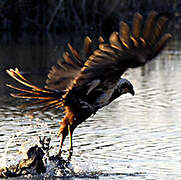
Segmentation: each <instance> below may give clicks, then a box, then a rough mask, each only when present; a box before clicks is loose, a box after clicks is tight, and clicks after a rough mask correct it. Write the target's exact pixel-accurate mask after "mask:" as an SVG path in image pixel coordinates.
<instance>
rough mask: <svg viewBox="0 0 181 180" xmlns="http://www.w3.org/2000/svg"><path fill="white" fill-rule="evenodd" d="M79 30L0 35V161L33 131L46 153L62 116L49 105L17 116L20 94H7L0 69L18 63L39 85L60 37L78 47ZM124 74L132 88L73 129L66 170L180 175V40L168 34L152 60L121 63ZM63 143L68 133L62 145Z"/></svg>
mask: <svg viewBox="0 0 181 180" xmlns="http://www.w3.org/2000/svg"><path fill="white" fill-rule="evenodd" d="M75 37H77V39H76V41H73V39H75ZM81 38H82V37H81V36H80V35H78V34H76V35H74V37H72V38H70V37H69V35H68V34H66V35H60V36H53V37H52V36H48V35H47V36H46V37H43V38H41V41H39V37H32V38H30V39H26V37H22V38H20V39H14V40H13V41H12V40H11V41H7V40H6V41H5V40H1V44H2V46H1V47H0V63H1V64H2V66H1V72H2V73H1V79H0V83H1V88H0V93H1V96H0V137H1V138H0V166H4V165H10V164H13V163H16V162H17V161H18V159H20V157H21V155H19V154H18V153H17V152H18V151H19V149H21V151H23V149H27V148H28V147H30V146H32V145H33V144H35V143H36V142H37V137H38V136H42V137H43V136H48V137H51V139H52V141H51V145H52V146H53V147H54V148H53V149H52V151H51V153H52V154H55V153H56V152H57V150H58V146H59V139H58V138H57V132H58V130H59V121H60V120H61V117H62V114H61V112H59V111H57V110H55V111H53V110H52V111H48V112H46V113H44V114H37V115H36V116H35V118H34V119H30V118H29V117H27V116H25V115H24V114H23V112H22V110H19V109H17V108H16V105H18V104H20V103H21V102H22V100H19V99H13V98H12V97H10V96H9V95H8V94H9V92H10V90H9V89H8V88H6V87H5V86H3V84H4V83H7V82H12V80H11V79H10V78H9V77H8V76H6V75H5V74H4V73H3V71H4V70H5V69H6V68H9V67H12V68H14V67H18V68H20V67H21V68H20V69H21V70H22V71H24V72H26V73H27V74H26V77H28V76H29V78H30V79H31V80H32V81H35V82H36V83H37V84H42V85H43V83H41V81H44V80H45V79H46V77H45V74H46V72H47V71H48V68H49V67H50V66H51V65H52V64H55V62H56V59H57V58H58V57H59V56H60V54H61V52H62V51H63V50H64V48H65V44H66V42H68V41H71V42H72V44H73V45H74V47H76V46H78V47H80V46H81V43H82V41H81ZM25 39H26V41H25ZM5 42H6V43H5ZM31 72H33V73H31ZM40 72H41V73H40ZM33 74H34V75H33ZM125 77H126V78H128V79H129V80H130V81H131V82H132V83H133V84H134V87H135V91H136V95H135V96H134V97H132V96H130V95H125V96H122V97H120V98H118V99H117V100H116V101H115V102H113V103H112V104H111V105H109V106H107V107H105V108H103V109H102V110H100V111H99V112H98V113H97V114H96V115H95V116H93V117H91V118H89V119H88V120H87V121H86V122H84V123H83V124H81V125H80V126H79V128H77V129H76V130H75V132H74V155H73V158H72V161H71V164H72V167H73V168H74V172H75V173H76V174H77V175H79V176H80V177H82V176H85V177H86V176H88V177H93V178H100V179H120V178H122V179H149V180H153V179H156V180H159V179H160V180H163V179H177V180H178V179H181V109H180V108H181V42H180V40H179V39H177V38H174V39H173V40H172V41H171V42H170V44H169V47H168V48H166V49H165V50H164V51H163V53H162V54H161V55H160V56H159V57H158V58H156V60H155V61H154V62H151V63H149V64H148V65H146V66H145V67H144V68H137V69H133V70H129V71H128V72H127V73H126V74H125ZM13 82H14V81H13ZM23 147H24V148H23ZM67 147H68V140H66V141H65V147H64V149H67ZM48 168H49V171H48V172H47V173H46V174H45V175H44V176H45V177H50V176H52V175H54V176H58V175H59V174H58V172H57V174H52V169H54V168H55V167H54V166H53V165H51V164H50V165H49V167H48ZM79 176H78V177H79ZM78 177H74V176H73V177H72V178H73V179H79V178H78Z"/></svg>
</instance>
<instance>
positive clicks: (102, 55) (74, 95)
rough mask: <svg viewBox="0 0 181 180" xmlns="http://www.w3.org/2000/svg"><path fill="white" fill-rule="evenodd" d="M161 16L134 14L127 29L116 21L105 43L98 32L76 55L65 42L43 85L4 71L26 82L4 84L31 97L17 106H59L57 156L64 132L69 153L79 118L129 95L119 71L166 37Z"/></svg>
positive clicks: (148, 55) (146, 57)
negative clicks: (96, 43)
mask: <svg viewBox="0 0 181 180" xmlns="http://www.w3.org/2000/svg"><path fill="white" fill-rule="evenodd" d="M166 21H167V18H166V17H164V16H161V17H159V18H158V17H157V13H156V12H151V13H150V15H149V16H148V18H147V20H146V22H145V24H143V17H142V16H141V15H140V14H139V13H136V14H135V16H134V19H133V28H132V33H130V30H129V27H128V25H127V24H126V23H125V22H121V23H120V33H118V32H113V33H112V34H111V36H110V38H109V43H105V41H104V39H103V38H102V37H100V38H99V46H98V48H97V49H96V50H94V51H93V50H92V47H91V44H92V41H91V39H90V38H89V37H86V38H85V41H84V54H83V55H82V56H81V55H80V54H79V53H78V52H77V51H76V50H75V49H74V48H73V47H72V46H71V45H70V44H68V47H69V49H70V53H69V52H65V53H64V54H63V60H58V61H57V65H56V66H52V68H51V70H50V72H49V74H48V79H47V81H46V86H45V88H39V87H36V86H34V85H33V84H32V83H30V82H29V81H28V80H26V79H25V78H24V77H23V76H22V75H21V74H20V72H19V71H18V69H15V70H13V69H10V70H7V72H8V74H9V75H10V76H11V77H13V78H14V79H15V80H17V81H19V82H20V83H21V84H23V85H25V86H26V87H27V88H26V89H22V88H17V87H14V86H12V85H8V86H9V87H11V88H14V89H16V90H17V91H21V92H20V93H18V94H11V95H12V96H14V97H18V98H29V99H37V101H33V102H32V103H28V104H23V105H22V107H26V106H34V105H36V106H37V105H39V106H40V107H39V108H37V107H35V109H32V111H36V110H41V111H46V110H47V109H49V108H64V109H65V117H64V118H63V120H62V122H61V123H60V130H59V133H58V134H59V135H60V136H61V144H60V149H59V153H58V155H61V149H62V145H63V142H64V139H65V137H66V136H67V135H68V133H69V135H70V148H69V158H70V157H71V154H72V134H73V131H74V129H75V128H76V127H77V126H78V125H79V124H80V123H82V122H83V121H85V120H86V119H87V118H89V117H90V116H91V115H92V114H95V113H96V112H97V110H99V109H100V108H102V107H104V106H105V105H108V104H110V103H111V102H112V101H113V100H114V99H116V98H117V97H119V96H121V95H122V94H125V93H128V92H129V93H131V94H133V95H134V90H133V86H132V84H131V83H130V82H129V81H128V80H126V79H122V78H121V76H122V75H123V73H124V72H125V71H126V70H127V69H128V68H135V67H139V66H143V65H144V64H146V63H147V62H148V61H150V60H152V59H153V58H154V57H155V56H157V55H158V53H159V52H160V51H161V50H162V49H163V48H164V47H165V45H166V43H167V42H168V40H169V39H170V38H171V35H170V34H169V33H163V30H164V27H165V24H166ZM142 27H143V28H142Z"/></svg>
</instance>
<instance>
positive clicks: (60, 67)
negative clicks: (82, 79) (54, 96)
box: [45, 36, 92, 90]
mask: <svg viewBox="0 0 181 180" xmlns="http://www.w3.org/2000/svg"><path fill="white" fill-rule="evenodd" d="M91 44H92V41H91V39H90V38H89V37H88V36H87V37H86V38H85V40H84V55H83V56H80V55H79V53H78V52H77V51H76V50H75V49H74V48H73V47H72V46H71V45H70V44H68V47H69V49H70V52H71V54H69V53H68V52H65V53H64V54H63V60H62V59H59V60H58V61H57V65H56V66H52V67H51V70H50V72H49V74H48V79H47V80H46V84H47V85H46V86H45V87H46V88H48V89H51V90H65V89H66V88H67V86H68V85H69V83H70V82H71V81H72V80H73V79H74V78H75V77H76V75H77V73H78V72H79V71H80V69H81V68H82V67H83V65H84V62H85V60H86V59H87V58H88V56H89V55H90V54H91V52H92V49H91Z"/></svg>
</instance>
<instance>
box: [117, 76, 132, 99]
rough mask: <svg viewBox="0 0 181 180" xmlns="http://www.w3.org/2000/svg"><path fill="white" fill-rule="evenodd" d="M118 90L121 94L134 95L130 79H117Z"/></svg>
mask: <svg viewBox="0 0 181 180" xmlns="http://www.w3.org/2000/svg"><path fill="white" fill-rule="evenodd" d="M119 90H120V92H121V94H126V93H130V94H132V95H133V96H134V95H135V91H134V88H133V85H132V84H131V82H130V81H128V80H127V79H125V78H121V79H120V81H119Z"/></svg>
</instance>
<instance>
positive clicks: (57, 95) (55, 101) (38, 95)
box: [6, 68, 66, 112]
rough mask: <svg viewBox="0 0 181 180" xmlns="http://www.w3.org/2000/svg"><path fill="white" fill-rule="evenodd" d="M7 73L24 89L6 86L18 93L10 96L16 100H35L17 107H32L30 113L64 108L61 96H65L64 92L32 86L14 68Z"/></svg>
mask: <svg viewBox="0 0 181 180" xmlns="http://www.w3.org/2000/svg"><path fill="white" fill-rule="evenodd" d="M7 73H8V74H9V75H10V76H11V77H12V78H14V79H15V80H16V81H18V82H19V83H21V84H23V85H24V86H25V88H19V87H16V86H13V85H11V84H6V85H7V86H8V87H10V88H13V89H15V90H17V91H20V92H19V93H17V94H11V96H13V97H16V98H25V99H31V100H35V101H32V102H28V103H24V104H22V105H20V106H19V107H21V108H24V107H33V106H34V108H33V109H31V110H30V111H31V112H34V111H42V112H43V111H46V110H47V109H51V108H60V107H62V106H64V100H63V98H62V96H63V95H64V94H65V92H66V91H53V90H49V89H46V88H39V87H37V86H35V85H33V84H32V83H31V82H30V81H28V80H27V79H26V78H25V77H24V76H23V75H22V74H21V73H20V72H19V70H18V69H17V68H16V69H15V70H13V69H10V70H7ZM35 106H36V107H35Z"/></svg>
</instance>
